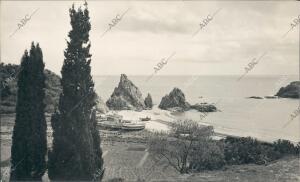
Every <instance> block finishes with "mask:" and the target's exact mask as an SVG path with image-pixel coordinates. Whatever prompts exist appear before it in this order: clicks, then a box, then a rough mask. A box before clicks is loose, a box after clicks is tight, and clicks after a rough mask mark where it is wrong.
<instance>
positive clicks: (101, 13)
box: [1, 1, 300, 75]
mask: <svg viewBox="0 0 300 182" xmlns="http://www.w3.org/2000/svg"><path fill="white" fill-rule="evenodd" d="M82 4H83V1H76V2H75V6H76V7H78V6H79V5H82ZM71 5H72V1H63V2H60V1H48V2H39V1H29V2H26V1H22V2H21V1H19V2H18V1H4V2H3V1H1V61H3V62H4V63H15V64H19V63H20V58H21V57H22V54H23V52H24V50H25V49H28V48H30V44H31V41H35V42H39V43H40V47H41V48H42V50H43V55H44V62H45V64H46V68H47V69H50V70H52V71H54V72H56V73H58V74H60V70H61V66H62V64H63V60H64V56H63V51H64V49H65V48H66V40H65V39H67V38H68V37H67V34H68V32H69V31H70V29H71V26H70V18H69V11H68V9H69V8H70V7H71ZM88 8H89V11H90V18H91V25H92V29H91V31H90V40H91V45H92V47H91V54H92V64H91V66H92V74H94V75H119V74H121V73H125V74H128V75H150V74H152V73H153V72H154V66H155V65H156V64H157V63H158V62H159V61H160V60H161V59H162V58H167V57H169V56H170V55H171V54H172V53H175V55H174V56H173V57H172V58H171V59H170V60H169V62H168V63H167V64H166V65H164V67H163V68H162V69H161V70H160V71H159V72H158V75H207V74H209V75H236V74H237V75H241V74H243V73H244V70H245V69H244V67H245V66H246V65H247V64H248V63H249V62H251V60H252V59H254V58H257V59H258V58H259V57H260V56H261V55H263V54H264V53H265V52H266V54H265V56H264V57H262V59H261V60H260V62H259V63H258V64H256V65H255V67H254V68H253V69H252V70H251V71H250V72H249V73H248V74H249V75H255V74H275V75H278V74H284V75H287V74H298V72H299V70H298V69H299V66H298V65H299V25H298V26H297V27H296V28H294V29H292V30H290V31H289V29H290V28H291V25H290V24H291V23H292V21H293V20H294V19H295V18H296V17H298V16H299V15H300V11H299V10H300V3H299V2H284V1H278V2H266V1H265V2H261V1H257V2H246V1H239V2H238V1H233V2H230V1H226V2H218V1H215V2H207V1H202V2H191V1H172V2H171V1H168V2H164V1H152V2H147V1H141V2H137V1H121V2H118V1H113V2H109V1H102V2H101V1H88ZM37 9H38V10H37ZM127 9H129V10H128V11H127V13H126V14H125V15H124V16H123V18H122V19H121V21H120V22H118V23H117V24H116V25H115V26H114V27H113V28H112V29H111V30H110V31H108V32H107V33H106V34H105V35H104V36H103V37H101V35H102V34H103V32H105V31H106V30H107V29H108V27H109V26H108V24H109V23H111V21H112V20H113V18H115V17H116V15H118V14H119V15H121V14H122V13H124V12H125V11H126V10H127ZM35 10H37V11H36V13H35V14H34V15H32V17H31V19H30V20H29V21H28V22H27V23H26V24H25V25H24V27H22V28H21V29H20V30H18V31H17V32H16V33H15V34H14V35H13V36H11V37H10V35H11V34H12V33H13V32H14V31H15V30H16V29H17V28H18V23H19V22H20V20H21V19H22V18H24V17H25V16H26V14H28V15H29V16H30V15H31V14H32V13H33V12H34V11H35ZM217 10H220V11H218V13H217V14H216V15H215V16H214V17H213V19H212V20H211V21H210V22H209V23H208V24H207V25H206V26H205V27H204V28H203V29H202V30H200V31H199V32H198V33H197V34H196V35H195V36H194V37H193V36H192V35H193V34H194V33H195V32H196V31H197V30H198V29H199V28H200V26H199V24H200V22H201V21H202V20H203V19H204V18H206V17H207V16H208V15H212V14H213V13H215V12H216V11H217ZM288 31H289V32H288ZM286 32H288V34H287V35H286V37H283V35H284V34H285V33H286Z"/></svg>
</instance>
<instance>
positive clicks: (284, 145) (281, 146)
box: [273, 139, 299, 155]
mask: <svg viewBox="0 0 300 182" xmlns="http://www.w3.org/2000/svg"><path fill="white" fill-rule="evenodd" d="M298 145H299V144H298ZM273 146H274V150H275V151H278V152H279V153H280V154H281V155H288V154H297V151H298V149H297V148H298V147H297V146H296V147H295V146H294V144H292V143H291V142H290V141H288V140H280V139H279V140H277V141H275V142H274V143H273Z"/></svg>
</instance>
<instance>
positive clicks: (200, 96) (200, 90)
mask: <svg viewBox="0 0 300 182" xmlns="http://www.w3.org/2000/svg"><path fill="white" fill-rule="evenodd" d="M93 79H94V82H95V89H96V92H97V94H98V95H99V96H100V97H101V98H102V99H103V100H104V101H106V100H107V99H108V98H109V97H110V95H111V94H112V93H113V90H114V88H115V87H117V86H118V83H119V80H120V76H94V77H93ZM128 79H130V80H131V81H132V82H133V83H134V84H135V85H136V86H137V87H138V88H139V89H140V91H141V92H142V94H143V97H146V96H147V94H148V93H150V94H151V96H152V99H153V103H154V104H155V106H154V107H157V105H159V103H160V101H161V98H162V97H163V96H165V95H166V94H168V93H170V91H171V90H172V89H173V88H174V87H177V88H180V89H181V90H182V91H183V93H184V94H185V97H186V100H187V101H188V102H189V103H191V104H196V103H204V102H206V103H214V104H215V105H216V107H217V108H218V110H219V111H218V112H210V113H201V112H198V111H195V110H190V111H187V112H184V113H179V114H176V115H175V116H174V117H175V118H176V119H178V120H185V119H187V120H195V121H198V122H199V123H203V124H207V125H212V126H213V127H214V130H215V131H216V132H220V133H223V134H226V135H233V136H242V137H247V136H251V137H255V138H257V139H259V140H262V141H268V142H272V141H274V140H277V139H286V140H290V141H292V142H299V141H300V120H299V115H298V114H299V99H289V98H280V99H266V98H264V99H250V98H247V97H250V96H260V97H264V96H270V95H275V94H276V92H277V91H278V90H279V89H280V88H281V87H282V86H286V85H287V84H289V83H290V82H292V81H296V80H299V77H298V75H278V76H273V75H272V76H256V75H255V76H253V75H246V76H245V77H243V78H241V79H239V76H228V75H224V76H219V75H218V76H202V75H201V76H198V75H192V76H153V77H151V78H150V79H149V76H130V75H128Z"/></svg>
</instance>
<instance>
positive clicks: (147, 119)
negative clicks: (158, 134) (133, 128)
mask: <svg viewBox="0 0 300 182" xmlns="http://www.w3.org/2000/svg"><path fill="white" fill-rule="evenodd" d="M140 120H141V121H150V120H151V118H150V117H148V116H147V117H145V118H140Z"/></svg>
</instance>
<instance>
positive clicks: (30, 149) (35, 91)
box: [10, 43, 47, 181]
mask: <svg viewBox="0 0 300 182" xmlns="http://www.w3.org/2000/svg"><path fill="white" fill-rule="evenodd" d="M20 70H21V71H20V73H19V76H18V95H17V105H16V120H15V126H14V130H13V136H12V148H11V176H10V180H11V181H17V180H22V181H23V180H34V181H40V180H41V178H42V176H43V175H44V173H45V170H46V160H45V155H46V152H47V138H46V137H47V136H46V130H47V125H46V119H45V113H44V109H45V104H44V97H45V91H44V89H45V75H44V62H43V54H42V50H41V48H40V47H39V44H37V46H35V45H34V43H32V45H31V49H30V55H28V52H27V50H26V51H25V53H24V55H23V57H22V61H21V68H20Z"/></svg>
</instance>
